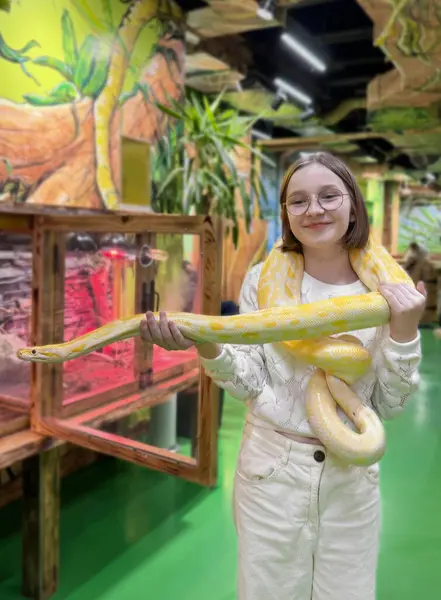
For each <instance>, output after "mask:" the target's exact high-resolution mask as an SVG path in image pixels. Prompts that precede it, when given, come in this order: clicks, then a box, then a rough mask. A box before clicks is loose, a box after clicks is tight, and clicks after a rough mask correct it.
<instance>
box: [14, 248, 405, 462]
mask: <svg viewBox="0 0 441 600" xmlns="http://www.w3.org/2000/svg"><path fill="white" fill-rule="evenodd" d="M349 255H350V261H351V264H352V267H353V269H354V271H355V272H356V274H357V275H358V277H359V278H360V280H361V281H362V282H363V283H364V284H365V285H366V286H367V288H368V289H369V290H371V291H370V292H369V293H366V294H361V295H357V296H345V297H338V298H333V299H326V300H320V301H318V302H313V303H311V304H306V305H301V304H299V301H300V290H301V283H302V278H303V257H302V256H301V255H300V254H296V253H293V252H288V253H282V252H281V251H280V250H279V247H278V245H276V246H275V247H274V249H273V250H272V251H271V252H270V254H269V256H268V258H267V259H266V260H265V261H264V263H263V268H262V271H261V275H260V280H259V286H258V304H259V310H258V311H257V312H253V313H249V314H241V315H234V316H225V317H217V316H207V315H197V314H190V313H168V317H169V319H170V320H173V321H174V322H175V323H176V325H177V326H178V328H179V329H180V331H181V332H182V334H183V335H185V336H186V337H188V338H190V339H192V340H194V341H209V342H217V343H233V344H265V343H281V344H283V345H284V346H285V347H286V348H287V350H288V351H289V352H291V353H292V354H293V355H294V357H296V359H298V360H301V361H303V362H304V363H307V364H310V365H313V366H314V367H316V368H315V369H314V372H313V375H312V377H311V380H310V382H309V384H308V387H307V395H306V411H307V415H308V418H309V420H310V423H311V426H312V428H313V430H314V432H315V434H316V435H317V437H318V438H319V439H320V440H321V441H322V443H323V444H324V445H325V446H326V447H327V448H328V450H329V451H330V452H332V453H334V454H335V455H336V456H338V457H339V458H340V459H342V460H343V461H345V462H347V463H351V464H358V465H370V464H373V463H374V462H377V461H378V460H379V459H380V458H381V457H382V456H383V454H384V451H385V433H384V429H383V425H382V423H381V421H380V419H379V417H378V416H377V414H376V413H375V412H374V411H373V410H372V409H371V408H369V407H367V406H364V405H363V404H362V402H361V401H360V400H359V398H358V397H357V396H356V395H355V394H354V392H353V391H352V390H351V388H350V386H351V385H352V384H353V383H354V382H355V381H356V380H357V379H358V378H359V377H361V376H362V375H363V374H364V373H366V372H367V370H368V369H369V368H370V366H371V356H370V354H369V352H368V351H367V350H366V349H365V348H363V347H362V346H361V343H360V342H359V341H358V340H357V339H356V338H355V337H353V336H350V335H348V334H347V333H346V334H345V335H342V336H339V337H338V338H337V337H330V336H332V335H333V334H334V335H335V334H341V333H344V332H349V331H354V330H357V329H365V328H368V327H378V326H381V325H385V324H387V323H388V321H389V318H390V313H389V306H388V304H387V302H386V300H385V299H384V297H383V296H382V295H381V294H380V293H379V292H378V291H377V289H378V284H379V283H380V282H387V283H406V284H409V285H412V286H413V285H414V284H413V282H412V280H411V279H410V277H409V276H408V275H407V273H406V272H405V271H404V269H402V267H400V266H399V265H398V263H397V262H396V261H395V260H394V259H393V257H392V256H391V255H390V254H389V253H388V252H387V251H386V249H385V248H384V247H383V246H381V245H379V244H377V243H375V242H374V240H373V239H372V237H371V238H370V239H369V242H368V244H367V246H366V248H364V249H363V250H351V251H350V253H349ZM155 317H156V318H159V315H158V314H157V313H156V314H155ZM143 318H144V315H142V314H141V315H135V316H133V317H130V318H126V319H121V320H118V321H113V322H111V323H108V324H107V325H104V326H103V327H100V328H99V329H96V330H94V331H91V332H89V333H87V334H85V335H83V336H81V337H78V338H76V339H73V340H71V341H69V342H65V343H62V344H56V345H47V346H40V347H33V348H22V349H20V350H19V351H18V352H17V356H18V357H19V358H20V359H22V360H25V361H32V362H52V363H54V362H64V361H67V360H72V359H74V358H76V357H78V356H84V355H85V354H88V353H89V352H93V351H94V350H97V349H99V348H102V347H103V346H106V345H108V344H110V343H112V342H116V341H119V340H123V339H127V338H131V337H134V336H137V335H139V333H140V322H141V320H142V319H143ZM336 403H337V404H338V405H339V406H340V407H341V408H342V409H343V410H344V412H345V413H346V414H347V415H348V417H349V418H350V419H351V420H352V422H353V423H354V424H355V426H356V428H357V431H352V430H351V429H350V428H348V427H347V426H345V425H344V424H343V422H342V420H341V419H340V417H339V416H338V413H337V411H336Z"/></svg>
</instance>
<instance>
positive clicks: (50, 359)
mask: <svg viewBox="0 0 441 600" xmlns="http://www.w3.org/2000/svg"><path fill="white" fill-rule="evenodd" d="M17 357H18V358H19V359H20V360H24V361H26V362H44V363H55V362H61V361H62V360H63V358H62V357H61V356H60V352H55V350H54V349H51V347H50V346H44V347H43V346H33V347H32V348H20V349H19V350H17Z"/></svg>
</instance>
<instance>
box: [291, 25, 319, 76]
mask: <svg viewBox="0 0 441 600" xmlns="http://www.w3.org/2000/svg"><path fill="white" fill-rule="evenodd" d="M280 39H281V40H282V42H284V43H285V44H286V45H287V46H288V47H289V48H290V49H291V50H293V51H294V52H296V54H298V55H299V56H301V57H302V58H303V59H304V60H305V61H306V62H308V63H309V64H310V65H312V66H313V67H314V68H316V69H317V71H321V72H322V73H323V71H326V65H325V63H324V62H323V61H322V60H320V59H319V58H317V56H315V55H314V54H313V53H312V52H311V51H310V50H308V48H305V46H303V44H301V43H300V42H298V41H297V40H295V39H294V38H293V37H292V36H291V35H289V33H283V34H282V35H281V37H280Z"/></svg>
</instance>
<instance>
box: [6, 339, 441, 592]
mask: <svg viewBox="0 0 441 600" xmlns="http://www.w3.org/2000/svg"><path fill="white" fill-rule="evenodd" d="M423 343H424V362H423V367H422V383H421V390H420V392H419V394H418V396H417V397H416V398H415V399H414V401H413V403H412V406H411V407H410V409H409V410H408V411H407V413H406V415H405V416H403V417H402V418H401V419H399V420H398V421H396V422H395V423H389V424H388V425H387V430H388V441H389V448H388V454H387V457H386V458H385V459H384V461H383V469H382V477H381V484H382V491H383V502H384V511H383V512H384V525H383V539H382V551H381V561H380V569H379V591H378V599H379V600H415V598H424V599H426V598H427V599H429V598H430V599H431V598H434V599H435V598H439V597H440V589H441V568H440V564H441V510H440V508H439V507H440V505H441V469H440V464H441V378H440V377H439V376H438V375H437V370H439V364H440V360H439V357H440V355H441V341H438V340H435V339H434V338H433V336H432V334H431V333H430V332H423ZM243 414H244V413H243V408H242V406H241V405H240V404H239V403H237V402H235V401H233V400H230V399H226V402H225V412H224V421H223V428H222V434H221V443H220V453H221V454H220V461H221V463H220V472H221V481H220V485H219V487H218V488H217V489H216V490H214V491H206V490H201V489H199V488H198V487H197V486H195V485H191V484H187V483H184V482H181V481H178V480H175V479H173V478H171V477H170V478H169V477H165V476H163V475H161V474H157V473H151V472H148V471H146V470H143V469H140V468H137V467H134V466H131V465H127V464H123V463H117V462H115V461H112V460H109V461H105V462H104V463H103V464H101V465H99V466H97V465H95V466H92V467H91V468H90V469H87V470H85V471H83V472H82V473H77V474H74V475H72V476H71V477H69V478H68V479H67V480H66V481H65V482H63V490H62V501H63V509H62V524H61V542H62V547H61V574H60V590H59V592H58V593H57V594H56V596H55V600H121V599H126V598H127V599H130V600H145V598H147V597H148V598H152V599H154V600H171V599H178V598H179V599H180V600H199V599H200V600H202V599H204V600H205V599H206V598H209V599H210V600H234V599H235V597H236V595H235V571H236V565H235V562H236V539H235V533H234V529H233V525H232V517H231V491H232V480H233V473H234V468H235V459H236V455H237V451H238V446H239V441H240V432H241V426H242V420H243ZM19 518H20V506H19V503H16V504H14V505H11V506H8V507H6V508H5V509H4V510H2V511H0V598H1V600H19V598H20V597H21V596H20V577H21V572H20V543H21V539H20V535H19V526H20V520H19Z"/></svg>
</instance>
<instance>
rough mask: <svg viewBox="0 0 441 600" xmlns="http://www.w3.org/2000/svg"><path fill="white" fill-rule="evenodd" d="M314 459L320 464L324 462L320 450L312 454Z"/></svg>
mask: <svg viewBox="0 0 441 600" xmlns="http://www.w3.org/2000/svg"><path fill="white" fill-rule="evenodd" d="M314 458H315V460H316V461H317V462H318V463H321V462H323V461H324V460H325V453H324V452H323V451H322V450H316V451H315V452H314Z"/></svg>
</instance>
